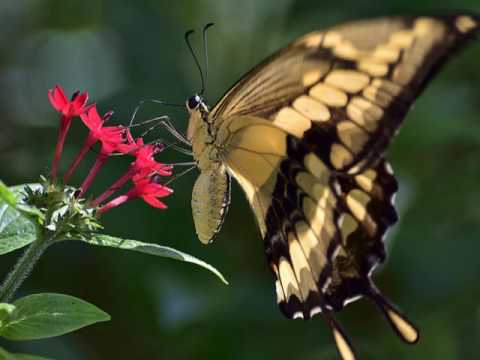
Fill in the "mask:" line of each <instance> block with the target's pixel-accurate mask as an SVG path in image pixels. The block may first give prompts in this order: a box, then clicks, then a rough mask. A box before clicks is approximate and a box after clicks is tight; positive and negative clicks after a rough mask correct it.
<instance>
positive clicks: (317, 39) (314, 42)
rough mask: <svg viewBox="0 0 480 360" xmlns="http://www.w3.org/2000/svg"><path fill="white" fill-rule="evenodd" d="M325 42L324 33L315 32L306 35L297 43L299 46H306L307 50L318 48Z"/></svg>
mask: <svg viewBox="0 0 480 360" xmlns="http://www.w3.org/2000/svg"><path fill="white" fill-rule="evenodd" d="M322 40H323V33H320V32H315V33H311V34H308V35H305V36H304V37H302V38H301V39H300V40H298V41H297V44H298V45H305V46H306V47H307V48H317V47H318V46H320V43H321V42H322Z"/></svg>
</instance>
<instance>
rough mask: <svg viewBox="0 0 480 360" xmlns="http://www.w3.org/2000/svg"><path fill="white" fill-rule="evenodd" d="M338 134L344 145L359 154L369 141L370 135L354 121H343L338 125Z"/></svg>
mask: <svg viewBox="0 0 480 360" xmlns="http://www.w3.org/2000/svg"><path fill="white" fill-rule="evenodd" d="M337 134H338V137H339V138H340V140H342V142H343V144H344V145H346V146H347V147H348V148H349V149H351V150H352V151H353V152H355V153H358V152H359V151H360V150H362V149H363V147H364V146H365V144H366V143H367V141H368V138H369V136H368V133H367V132H366V131H365V130H363V129H362V128H360V127H359V126H358V125H356V124H355V123H354V122H352V121H349V120H347V121H341V122H339V123H338V124H337Z"/></svg>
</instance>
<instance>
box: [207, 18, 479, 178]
mask: <svg viewBox="0 0 480 360" xmlns="http://www.w3.org/2000/svg"><path fill="white" fill-rule="evenodd" d="M479 21H480V20H479V17H477V16H473V15H451V16H443V17H387V18H378V19H373V20H363V21H355V22H350V23H346V24H343V25H338V26H335V27H332V28H330V29H327V30H325V31H318V32H313V33H310V34H308V35H306V36H304V37H302V38H300V39H299V40H297V41H295V42H294V43H292V44H291V45H289V46H287V47H286V48H284V49H282V50H280V51H278V52H277V53H275V54H273V55H272V56H270V57H269V58H267V59H266V60H265V61H263V62H262V63H260V64H259V65H258V66H257V67H255V68H254V69H253V70H252V71H251V72H249V73H248V74H247V75H246V76H244V77H243V78H242V79H240V80H239V81H238V82H237V83H236V84H235V85H234V86H233V87H232V88H231V89H230V90H229V91H228V92H227V93H226V94H225V95H224V96H223V98H222V99H221V100H220V101H219V102H218V103H217V105H215V107H214V108H213V109H212V111H211V114H210V116H211V118H212V120H213V121H214V122H216V123H217V124H218V126H219V125H220V124H221V123H222V122H223V121H225V120H227V119H228V118H231V117H234V116H241V115H250V116H258V117H262V118H265V119H268V120H270V121H273V122H274V123H275V124H276V125H277V126H279V127H282V128H284V129H285V130H286V131H288V132H289V133H291V134H292V135H295V136H297V137H299V138H302V139H303V140H304V142H306V143H308V144H310V145H311V146H312V147H315V148H317V149H318V153H320V152H321V158H322V160H323V161H324V162H325V163H326V164H327V165H328V166H329V167H331V168H333V169H335V170H340V171H345V170H349V171H350V172H355V171H357V170H358V168H355V165H363V167H365V166H368V164H369V163H371V162H372V161H374V160H375V159H376V158H377V157H378V156H379V155H380V154H381V153H382V152H383V151H384V150H385V148H386V146H387V145H388V143H389V142H390V140H391V139H392V137H393V135H394V134H395V132H396V131H397V129H398V127H399V125H400V124H401V122H402V120H403V119H404V117H405V115H406V113H407V111H408V109H409V108H410V106H411V104H412V102H413V101H414V100H415V98H416V97H417V96H418V95H419V94H420V92H421V91H422V90H423V89H424V87H425V85H426V84H427V83H428V81H429V80H430V79H431V78H432V76H433V75H434V74H435V73H436V72H437V71H438V70H439V68H440V67H441V65H443V64H444V63H445V61H446V60H447V59H448V58H449V57H450V56H451V55H452V54H453V53H454V52H455V51H456V50H457V49H459V48H460V47H461V46H462V45H464V44H465V43H466V42H467V41H468V40H470V39H472V38H474V37H475V36H476V35H478V28H479V27H478V24H479ZM360 162H361V164H360Z"/></svg>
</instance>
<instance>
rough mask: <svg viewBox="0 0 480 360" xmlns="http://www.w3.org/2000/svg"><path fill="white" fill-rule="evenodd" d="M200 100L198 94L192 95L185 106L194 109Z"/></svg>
mask: <svg viewBox="0 0 480 360" xmlns="http://www.w3.org/2000/svg"><path fill="white" fill-rule="evenodd" d="M200 101H201V99H200V96H198V95H195V96H192V97H191V98H190V99H188V102H187V106H188V108H189V109H190V110H195V109H196V108H197V107H198V105H199V104H200Z"/></svg>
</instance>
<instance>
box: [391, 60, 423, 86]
mask: <svg viewBox="0 0 480 360" xmlns="http://www.w3.org/2000/svg"><path fill="white" fill-rule="evenodd" d="M416 72H417V67H416V66H415V65H413V64H411V63H407V62H402V63H401V64H399V65H397V67H395V69H394V70H393V73H392V79H393V81H395V82H396V83H399V84H401V85H407V84H408V83H409V82H410V81H412V79H413V77H414V76H415V74H416Z"/></svg>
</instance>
